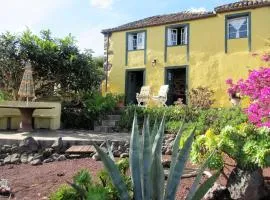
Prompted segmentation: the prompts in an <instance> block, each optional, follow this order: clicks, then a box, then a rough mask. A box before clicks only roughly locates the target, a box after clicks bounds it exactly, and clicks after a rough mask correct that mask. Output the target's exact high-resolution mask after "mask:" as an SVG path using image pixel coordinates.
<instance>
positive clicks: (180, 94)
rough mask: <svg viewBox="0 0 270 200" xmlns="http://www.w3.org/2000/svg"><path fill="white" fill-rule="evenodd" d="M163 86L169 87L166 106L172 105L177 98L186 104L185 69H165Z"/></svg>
mask: <svg viewBox="0 0 270 200" xmlns="http://www.w3.org/2000/svg"><path fill="white" fill-rule="evenodd" d="M165 84H167V85H169V92H168V100H167V104H168V105H173V104H174V102H176V101H177V100H178V99H179V98H181V99H182V102H183V103H184V104H186V103H187V88H188V85H187V67H181V68H175V67H174V68H166V69H165Z"/></svg>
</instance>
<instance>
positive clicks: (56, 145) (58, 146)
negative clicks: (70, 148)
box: [51, 137, 64, 153]
mask: <svg viewBox="0 0 270 200" xmlns="http://www.w3.org/2000/svg"><path fill="white" fill-rule="evenodd" d="M51 148H52V149H53V150H54V151H56V152H57V153H61V152H62V151H63V150H64V149H63V148H64V143H63V140H62V137H59V138H57V139H56V140H55V141H54V143H53V144H52V146H51Z"/></svg>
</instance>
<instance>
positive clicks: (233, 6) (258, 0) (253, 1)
mask: <svg viewBox="0 0 270 200" xmlns="http://www.w3.org/2000/svg"><path fill="white" fill-rule="evenodd" d="M265 6H270V1H269V0H250V1H238V2H235V3H230V4H225V5H222V6H218V7H216V8H215V12H216V13H222V12H229V11H235V10H244V9H252V8H259V7H265Z"/></svg>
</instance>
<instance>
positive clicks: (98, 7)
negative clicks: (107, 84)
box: [0, 0, 234, 56]
mask: <svg viewBox="0 0 270 200" xmlns="http://www.w3.org/2000/svg"><path fill="white" fill-rule="evenodd" d="M0 2H1V4H0V5H1V9H0V32H5V31H11V32H22V31H23V30H25V29H26V27H29V28H30V29H31V30H32V31H33V32H34V33H39V31H40V30H42V29H50V30H51V31H52V33H53V35H54V36H56V37H63V36H65V35H68V34H69V33H71V34H72V35H73V36H75V38H76V40H77V41H78V46H79V47H80V48H81V49H85V48H91V49H92V50H94V52H95V53H94V55H95V56H99V55H102V54H103V36H102V34H101V33H100V31H101V30H102V29H104V28H111V27H115V26H118V25H121V24H124V23H127V22H131V21H134V20H138V19H142V18H145V17H149V16H153V15H159V14H168V13H173V12H179V11H184V10H192V11H204V10H207V11H212V10H213V9H214V7H216V6H218V5H221V4H226V3H231V2H234V0H133V1H132V0H0Z"/></svg>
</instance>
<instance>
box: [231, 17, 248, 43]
mask: <svg viewBox="0 0 270 200" xmlns="http://www.w3.org/2000/svg"><path fill="white" fill-rule="evenodd" d="M248 23H249V22H248V17H247V16H245V17H237V18H232V19H228V23H227V30H228V39H237V38H246V37H248V34H249V33H248Z"/></svg>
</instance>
